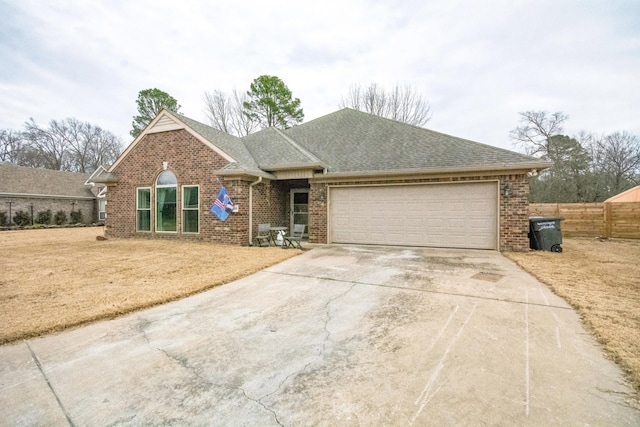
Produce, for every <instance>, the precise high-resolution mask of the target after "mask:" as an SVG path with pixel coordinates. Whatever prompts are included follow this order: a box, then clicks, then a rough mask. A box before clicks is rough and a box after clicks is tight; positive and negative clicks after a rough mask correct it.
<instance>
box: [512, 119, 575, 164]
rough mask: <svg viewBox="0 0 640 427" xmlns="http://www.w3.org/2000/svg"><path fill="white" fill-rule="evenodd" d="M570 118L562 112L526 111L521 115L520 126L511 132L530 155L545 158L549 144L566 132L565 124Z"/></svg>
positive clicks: (518, 143) (513, 137)
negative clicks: (552, 139) (553, 138)
mask: <svg viewBox="0 0 640 427" xmlns="http://www.w3.org/2000/svg"><path fill="white" fill-rule="evenodd" d="M568 118H569V116H567V115H566V114H564V113H562V112H559V111H558V112H555V113H553V114H549V113H548V112H546V111H525V112H522V113H520V126H518V127H516V128H515V129H513V130H512V131H511V132H510V135H511V138H512V139H514V140H516V144H517V145H521V146H522V147H523V148H524V150H525V152H526V153H527V154H529V155H532V156H533V155H539V156H544V155H547V154H548V153H549V142H550V141H551V138H552V137H553V136H556V135H561V134H562V133H563V131H564V128H563V124H564V122H565V121H566V120H567V119H568Z"/></svg>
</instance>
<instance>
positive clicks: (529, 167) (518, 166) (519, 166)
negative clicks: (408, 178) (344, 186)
mask: <svg viewBox="0 0 640 427" xmlns="http://www.w3.org/2000/svg"><path fill="white" fill-rule="evenodd" d="M551 166H553V163H552V162H526V163H513V164H503V165H479V166H466V167H464V166H463V167H460V166H458V167H438V168H416V169H396V170H366V171H350V172H329V173H323V176H322V178H327V179H328V178H356V177H372V176H380V177H384V176H389V177H391V176H401V175H413V174H425V175H433V174H441V173H445V174H451V173H453V174H455V173H458V172H467V173H468V172H503V173H504V172H506V171H534V170H535V171H536V172H540V171H542V170H544V169H547V168H548V167H551Z"/></svg>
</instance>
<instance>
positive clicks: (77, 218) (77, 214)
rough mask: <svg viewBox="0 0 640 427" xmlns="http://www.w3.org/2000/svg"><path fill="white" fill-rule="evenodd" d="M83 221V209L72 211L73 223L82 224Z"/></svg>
mask: <svg viewBox="0 0 640 427" xmlns="http://www.w3.org/2000/svg"><path fill="white" fill-rule="evenodd" d="M81 222H82V209H78V210H77V211H72V212H71V224H80V223H81Z"/></svg>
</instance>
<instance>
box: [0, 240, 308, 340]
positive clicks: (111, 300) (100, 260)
mask: <svg viewBox="0 0 640 427" xmlns="http://www.w3.org/2000/svg"><path fill="white" fill-rule="evenodd" d="M102 234H103V230H102V228H77V229H48V230H23V231H4V232H0V248H1V249H2V250H1V251H0V253H1V255H0V325H1V328H0V344H4V343H8V342H11V341H15V340H18V339H22V338H27V337H33V336H37V335H41V334H45V333H49V332H53V331H60V330H63V329H66V328H69V327H72V326H77V325H82V324H85V323H88V322H92V321H95V320H99V319H108V318H113V317H115V316H118V315H121V314H124V313H129V312H132V311H135V310H140V309H142V308H147V307H151V306H154V305H157V304H162V303H165V302H168V301H172V300H176V299H179V298H183V297H185V296H188V295H192V294H194V293H197V292H201V291H203V290H206V289H210V288H212V287H214V286H218V285H221V284H223V283H228V282H230V281H233V280H235V279H238V278H241V277H244V276H246V275H249V274H251V273H254V272H256V271H259V270H261V269H263V268H266V267H268V266H270V265H273V264H276V263H279V262H281V261H283V260H285V259H287V258H291V257H293V256H295V255H298V254H300V253H301V251H300V250H293V249H289V250H283V249H281V248H276V247H271V248H258V247H237V246H223V245H216V244H211V243H202V242H192V241H177V240H146V239H115V240H112V239H110V240H106V241H97V240H96V237H97V236H102Z"/></svg>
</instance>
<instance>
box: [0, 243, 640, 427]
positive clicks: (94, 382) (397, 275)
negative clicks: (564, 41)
mask: <svg viewBox="0 0 640 427" xmlns="http://www.w3.org/2000/svg"><path fill="white" fill-rule="evenodd" d="M256 253H257V254H258V251H256ZM194 262H196V261H194ZM629 393H631V390H630V389H629V388H628V386H626V385H625V384H624V382H623V380H622V377H621V373H620V371H619V369H618V368H617V367H616V366H615V365H614V364H613V363H611V362H610V361H608V360H606V359H605V357H604V356H603V353H602V351H601V350H600V348H599V347H598V346H597V345H596V344H594V341H593V339H592V338H591V337H590V335H588V334H587V333H585V331H584V330H583V328H582V327H581V326H580V323H579V319H578V316H577V315H576V313H575V312H573V311H572V310H571V309H569V307H568V306H567V304H566V303H565V302H563V301H562V300H561V299H559V298H558V297H556V296H554V295H553V294H552V293H551V292H550V291H549V290H548V289H547V288H546V287H545V286H543V285H541V284H540V283H539V282H538V281H536V280H535V279H533V278H532V277H531V276H529V275H528V274H526V273H524V272H523V271H522V270H520V269H519V268H518V267H517V266H516V265H515V264H513V263H512V262H510V261H508V260H507V259H505V258H504V257H502V256H501V255H500V254H499V253H496V252H490V251H464V250H439V249H414V248H411V249H409V248H380V247H353V246H318V247H316V248H315V249H313V250H311V251H308V252H306V253H305V254H304V255H302V256H299V257H296V258H293V259H290V260H288V261H286V262H284V263H282V264H279V265H277V266H274V267H271V268H269V269H267V270H265V271H262V272H260V273H257V274H254V275H252V276H250V277H247V278H245V279H242V280H239V281H237V282H234V283H230V284H228V285H225V286H222V287H219V288H217V289H213V290H211V291H209V292H205V293H203V294H200V295H196V296H194V297H191V298H187V299H184V300H182V301H178V302H175V303H171V304H166V305H164V306H161V307H157V308H154V309H150V310H146V311H143V312H139V313H136V314H133V315H129V316H126V317H123V318H120V319H117V320H113V321H107V322H100V323H97V324H94V325H91V326H87V327H84V328H81V329H77V330H74V331H70V332H66V333H62V334H59V335H54V336H48V337H44V338H38V339H32V340H28V341H26V342H21V343H17V344H15V345H9V346H3V347H0V423H2V424H4V425H77V426H85V425H86V426H107V425H111V426H115V425H260V426H270V425H286V426H289V425H412V424H413V425H452V424H455V425H618V426H620V425H635V426H637V425H640V412H639V411H638V410H636V409H633V408H631V407H630V406H628V405H627V403H625V400H626V399H627V398H628V396H629Z"/></svg>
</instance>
